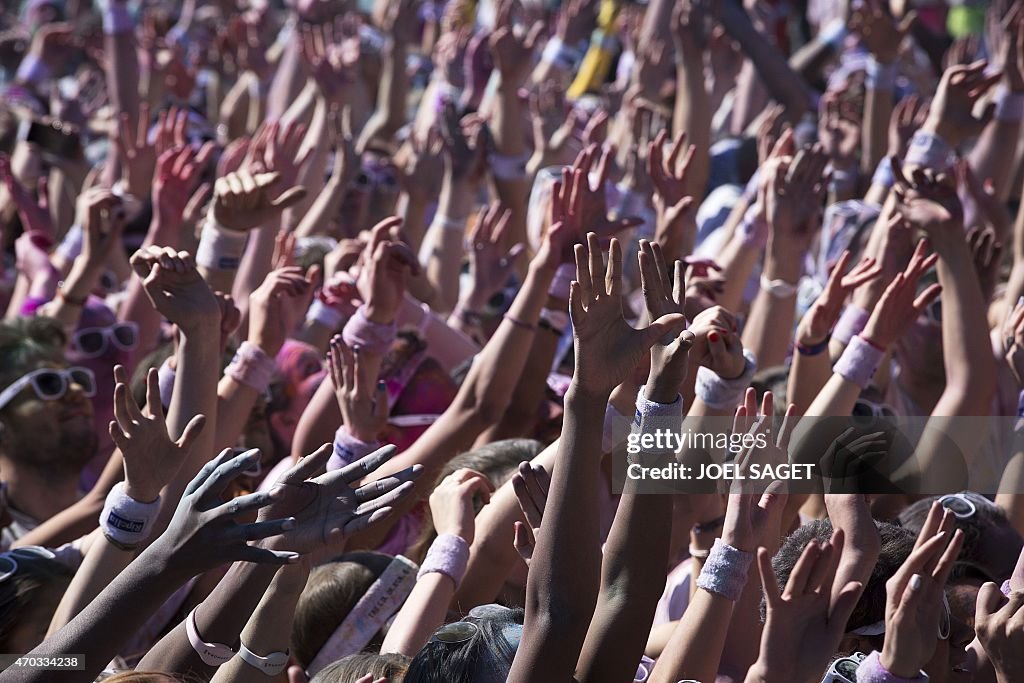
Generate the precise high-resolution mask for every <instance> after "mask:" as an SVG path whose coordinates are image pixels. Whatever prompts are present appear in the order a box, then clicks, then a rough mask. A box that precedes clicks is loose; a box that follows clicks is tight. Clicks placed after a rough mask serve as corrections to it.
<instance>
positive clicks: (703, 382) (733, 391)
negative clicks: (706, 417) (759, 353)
mask: <svg viewBox="0 0 1024 683" xmlns="http://www.w3.org/2000/svg"><path fill="white" fill-rule="evenodd" d="M743 358H744V359H746V362H747V363H746V366H744V368H743V373H742V374H741V375H740V376H739V377H736V378H735V379H723V378H721V377H719V376H718V375H717V374H716V373H715V371H714V370H712V369H711V368H706V367H704V366H701V367H700V368H699V369H698V370H697V383H696V385H695V386H694V392H695V393H696V394H697V396H698V397H699V398H700V400H702V401H704V403H705V404H706V405H707V406H708V407H709V408H714V409H716V410H725V409H727V408H735V407H736V406H737V405H739V403H740V401H741V399H742V398H743V392H745V391H746V390H747V387H749V386H750V380H752V379H753V378H754V373H755V372H757V357H756V356H754V353H753V352H752V351H751V350H750V349H743Z"/></svg>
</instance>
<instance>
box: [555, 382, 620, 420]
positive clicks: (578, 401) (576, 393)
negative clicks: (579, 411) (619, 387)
mask: <svg viewBox="0 0 1024 683" xmlns="http://www.w3.org/2000/svg"><path fill="white" fill-rule="evenodd" d="M611 395H612V392H611V390H605V389H595V388H592V387H587V386H581V385H580V383H579V381H578V380H576V379H575V378H574V379H573V381H572V382H571V383H570V384H569V389H568V390H567V391H566V392H565V405H566V406H569V405H573V406H575V407H578V408H590V407H592V406H594V405H599V406H601V411H602V412H603V411H604V406H605V405H606V404H607V403H608V397H610V396H611ZM567 412H568V411H567Z"/></svg>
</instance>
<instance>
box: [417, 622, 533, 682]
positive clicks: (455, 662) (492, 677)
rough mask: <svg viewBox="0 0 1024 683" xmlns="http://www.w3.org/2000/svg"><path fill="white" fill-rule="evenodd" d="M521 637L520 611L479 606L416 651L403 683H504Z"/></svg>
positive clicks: (443, 629)
mask: <svg viewBox="0 0 1024 683" xmlns="http://www.w3.org/2000/svg"><path fill="white" fill-rule="evenodd" d="M522 633H523V610H521V609H509V608H507V607H501V606H500V605H481V606H479V607H474V608H473V609H472V610H470V613H469V615H468V616H466V618H465V619H463V620H462V621H461V622H456V623H454V624H447V625H446V626H443V627H441V628H440V629H438V631H437V632H436V633H435V634H434V636H433V637H431V639H430V641H429V642H428V643H427V644H426V645H425V646H424V647H423V649H422V650H420V651H419V654H417V655H416V656H415V657H413V660H412V662H411V663H410V664H409V670H408V671H407V672H406V674H405V681H404V683H503V682H504V681H505V680H506V679H507V678H508V672H509V670H510V669H511V668H512V660H513V659H515V656H516V649H517V648H518V647H519V639H520V638H521V637H522Z"/></svg>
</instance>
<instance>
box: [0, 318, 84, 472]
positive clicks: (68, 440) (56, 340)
mask: <svg viewBox="0 0 1024 683" xmlns="http://www.w3.org/2000/svg"><path fill="white" fill-rule="evenodd" d="M66 341H67V338H66V337H65V335H64V331H63V329H62V328H61V326H60V324H59V323H57V321H55V320H52V319H49V318H41V317H34V318H18V319H16V320H11V321H8V322H4V323H0V390H2V389H5V388H7V387H8V386H10V385H11V384H13V383H14V382H15V381H17V380H18V379H19V378H21V377H23V376H24V375H26V374H28V373H29V372H32V371H33V370H37V369H40V368H45V367H49V368H64V367H65V366H66V363H65V361H64V345H65V342H66ZM96 444H97V437H96V429H95V426H94V425H93V408H92V402H91V401H90V400H89V398H88V397H87V396H86V394H85V392H84V390H83V387H81V386H80V385H78V384H77V383H72V384H71V386H70V387H68V390H67V391H66V392H65V394H64V395H63V396H62V397H60V398H58V399H55V400H45V399H41V398H39V397H38V396H37V395H36V393H35V391H34V390H33V388H32V387H31V386H26V387H25V388H24V389H22V390H21V391H20V392H19V393H18V395H17V396H16V397H15V398H14V399H13V400H12V401H11V402H10V403H8V404H7V405H6V406H4V407H3V408H0V462H2V466H3V467H5V468H6V467H12V468H17V467H24V468H31V469H35V470H37V471H38V470H43V471H45V472H46V473H47V475H48V476H51V477H54V476H62V477H63V476H67V477H72V476H73V477H75V478H77V477H78V476H79V474H80V473H81V470H82V467H83V466H84V465H85V463H86V462H88V460H89V459H90V458H91V457H92V456H93V455H94V454H95V453H96Z"/></svg>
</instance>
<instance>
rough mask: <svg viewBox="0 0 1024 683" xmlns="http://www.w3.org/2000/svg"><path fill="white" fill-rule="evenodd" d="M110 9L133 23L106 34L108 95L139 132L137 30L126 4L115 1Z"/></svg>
mask: <svg viewBox="0 0 1024 683" xmlns="http://www.w3.org/2000/svg"><path fill="white" fill-rule="evenodd" d="M110 5H111V6H110V7H109V8H108V9H107V12H110V13H111V14H119V15H120V16H123V17H124V18H125V19H129V24H128V25H127V26H124V27H119V30H117V32H116V33H109V32H107V31H106V30H105V31H104V34H103V46H104V51H105V54H106V55H107V56H108V59H107V60H106V71H107V73H106V76H107V92H108V93H109V95H110V102H111V104H112V105H113V109H114V111H115V112H118V113H126V114H128V117H129V130H135V125H136V123H137V120H136V119H137V116H138V105H139V84H138V73H139V61H138V55H137V54H136V51H135V27H134V26H132V25H131V23H130V15H129V14H128V9H127V7H126V3H124V2H123V1H122V0H112V1H111V3H110Z"/></svg>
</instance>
